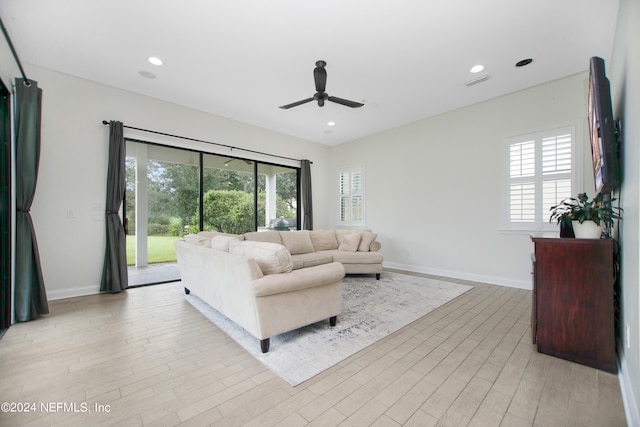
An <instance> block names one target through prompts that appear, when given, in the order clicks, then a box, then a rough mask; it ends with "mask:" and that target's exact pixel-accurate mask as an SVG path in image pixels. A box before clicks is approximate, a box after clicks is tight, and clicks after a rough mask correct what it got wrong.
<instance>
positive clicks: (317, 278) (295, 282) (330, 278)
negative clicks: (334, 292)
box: [253, 262, 345, 297]
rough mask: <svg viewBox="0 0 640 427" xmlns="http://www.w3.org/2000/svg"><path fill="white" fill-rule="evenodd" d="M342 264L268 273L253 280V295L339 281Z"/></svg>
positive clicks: (300, 288) (341, 275)
mask: <svg viewBox="0 0 640 427" xmlns="http://www.w3.org/2000/svg"><path fill="white" fill-rule="evenodd" d="M344 274H345V273H344V266H343V265H342V264H341V263H339V262H332V263H330V264H322V265H317V266H315V267H308V268H301V269H299V270H294V271H292V272H290V273H279V274H268V275H266V276H264V277H261V278H259V279H256V280H254V281H253V289H254V293H255V296H257V297H264V296H267V295H274V294H280V293H284V292H292V291H298V290H302V289H308V288H314V287H317V286H324V285H329V284H333V283H336V282H340V281H341V280H342V278H343V277H344Z"/></svg>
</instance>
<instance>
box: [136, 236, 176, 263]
mask: <svg viewBox="0 0 640 427" xmlns="http://www.w3.org/2000/svg"><path fill="white" fill-rule="evenodd" d="M180 239H181V237H178V236H148V237H147V245H148V248H147V252H148V253H147V258H148V262H149V264H155V263H158V262H175V260H176V252H175V250H174V249H173V242H174V240H180ZM135 245H136V236H127V265H134V264H135V262H136V246H135Z"/></svg>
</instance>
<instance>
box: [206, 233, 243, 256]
mask: <svg viewBox="0 0 640 427" xmlns="http://www.w3.org/2000/svg"><path fill="white" fill-rule="evenodd" d="M233 240H237V241H240V239H238V238H237V237H235V236H224V235H222V234H219V235H217V236H215V237H214V238H213V239H211V248H212V249H215V250H217V251H223V252H229V243H231V241H233Z"/></svg>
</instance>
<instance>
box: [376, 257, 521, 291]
mask: <svg viewBox="0 0 640 427" xmlns="http://www.w3.org/2000/svg"><path fill="white" fill-rule="evenodd" d="M382 266H383V267H387V268H393V269H396V270H405V271H411V272H413V273H422V274H431V275H434V276H444V277H451V278H452V279H460V280H471V281H473V282H481V283H489V284H492V285H500V286H508V287H510V288H518V289H526V290H531V289H532V284H531V281H528V280H513V279H508V278H506V277H495V276H485V275H482V274H473V273H466V272H463V271H450V270H440V269H437V268H428V267H422V266H418V265H408V264H400V263H397V262H386V261H385V262H384V263H383V264H382Z"/></svg>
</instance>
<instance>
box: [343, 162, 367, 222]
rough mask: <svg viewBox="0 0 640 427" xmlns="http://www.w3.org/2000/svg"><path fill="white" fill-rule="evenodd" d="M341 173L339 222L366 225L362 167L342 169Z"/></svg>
mask: <svg viewBox="0 0 640 427" xmlns="http://www.w3.org/2000/svg"><path fill="white" fill-rule="evenodd" d="M339 174H340V175H339V193H340V212H339V223H340V224H342V225H364V188H363V187H364V175H363V173H362V171H361V170H360V169H348V170H342V171H340V173H339Z"/></svg>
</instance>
